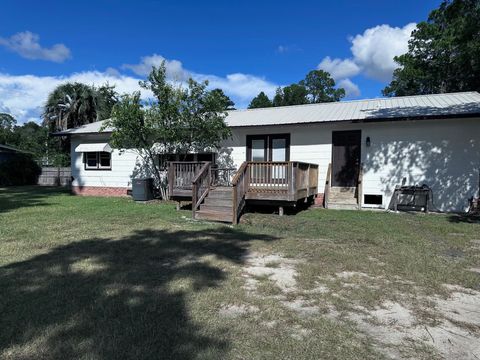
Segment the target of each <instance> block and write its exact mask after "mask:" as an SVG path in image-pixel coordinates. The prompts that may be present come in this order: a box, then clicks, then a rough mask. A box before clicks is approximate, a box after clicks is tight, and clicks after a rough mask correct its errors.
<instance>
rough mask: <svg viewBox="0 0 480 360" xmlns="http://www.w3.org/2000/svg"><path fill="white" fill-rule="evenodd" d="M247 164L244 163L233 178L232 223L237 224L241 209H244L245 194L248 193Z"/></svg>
mask: <svg viewBox="0 0 480 360" xmlns="http://www.w3.org/2000/svg"><path fill="white" fill-rule="evenodd" d="M248 169H249V167H248V163H247V162H244V163H243V164H242V165H241V166H240V168H239V169H238V171H237V173H236V174H235V176H234V177H233V180H232V187H233V191H232V194H233V199H232V200H233V204H232V206H233V218H232V223H233V224H237V223H238V219H239V217H240V215H241V213H242V210H243V208H244V207H245V194H246V193H247V191H248V187H249V183H250V173H249V171H248Z"/></svg>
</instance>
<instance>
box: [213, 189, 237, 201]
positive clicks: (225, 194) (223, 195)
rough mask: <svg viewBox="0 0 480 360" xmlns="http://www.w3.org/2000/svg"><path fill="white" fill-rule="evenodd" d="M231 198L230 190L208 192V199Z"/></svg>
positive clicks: (231, 192)
mask: <svg viewBox="0 0 480 360" xmlns="http://www.w3.org/2000/svg"><path fill="white" fill-rule="evenodd" d="M232 196H233V191H232V190H223V189H222V190H217V189H214V190H210V191H209V192H208V197H211V198H215V199H231V198H232Z"/></svg>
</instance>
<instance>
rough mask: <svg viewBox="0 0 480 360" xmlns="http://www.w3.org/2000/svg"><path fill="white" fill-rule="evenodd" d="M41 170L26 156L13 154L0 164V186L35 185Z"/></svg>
mask: <svg viewBox="0 0 480 360" xmlns="http://www.w3.org/2000/svg"><path fill="white" fill-rule="evenodd" d="M41 172H42V169H41V168H40V166H39V165H38V164H37V163H36V162H35V161H34V160H33V158H32V157H31V156H29V155H26V154H15V155H13V156H11V157H10V158H8V159H6V160H4V161H2V162H0V185H3V186H11V185H36V184H37V181H38V177H39V176H40V174H41Z"/></svg>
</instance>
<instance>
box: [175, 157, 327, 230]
mask: <svg viewBox="0 0 480 360" xmlns="http://www.w3.org/2000/svg"><path fill="white" fill-rule="evenodd" d="M230 170H232V169H228V168H227V169H219V168H217V167H215V168H213V167H212V164H211V163H210V162H170V163H169V171H168V183H169V194H170V199H171V200H175V201H178V204H180V202H181V201H185V200H190V199H191V201H192V218H194V219H201V220H209V221H220V222H228V223H232V224H238V221H239V219H240V216H241V215H242V213H243V211H244V208H245V206H246V203H247V201H250V200H251V201H252V202H253V201H255V202H257V203H258V202H263V203H265V204H275V205H277V206H279V214H282V213H283V206H295V205H296V204H297V202H298V201H300V200H304V202H307V201H308V200H310V201H311V200H313V198H314V197H315V196H316V194H317V193H318V165H316V164H310V163H303V162H299V161H277V162H271V161H245V162H243V163H242V165H241V166H240V167H239V169H238V170H236V172H235V173H234V174H233V176H231V175H230V173H229V171H230ZM225 171H226V173H225ZM222 172H223V173H222ZM179 207H180V206H179V205H177V208H179Z"/></svg>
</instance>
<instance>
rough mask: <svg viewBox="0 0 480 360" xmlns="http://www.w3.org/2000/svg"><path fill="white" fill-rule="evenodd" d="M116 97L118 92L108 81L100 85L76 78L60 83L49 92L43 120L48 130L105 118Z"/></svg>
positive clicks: (70, 126)
mask: <svg viewBox="0 0 480 360" xmlns="http://www.w3.org/2000/svg"><path fill="white" fill-rule="evenodd" d="M116 101H117V93H116V92H115V91H114V87H113V86H110V85H108V84H106V85H103V86H101V87H99V88H96V87H95V86H89V85H85V84H82V83H78V82H75V83H66V84H62V85H59V86H57V88H56V89H55V90H54V91H52V92H51V93H50V95H49V96H48V99H47V102H46V104H45V108H44V112H43V118H44V123H45V124H47V125H48V126H49V128H50V130H51V131H59V130H66V129H70V128H74V127H77V126H81V125H84V124H89V123H92V122H95V121H99V120H104V119H106V118H108V117H109V116H110V113H111V111H112V107H113V105H114V104H115V103H116Z"/></svg>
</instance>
